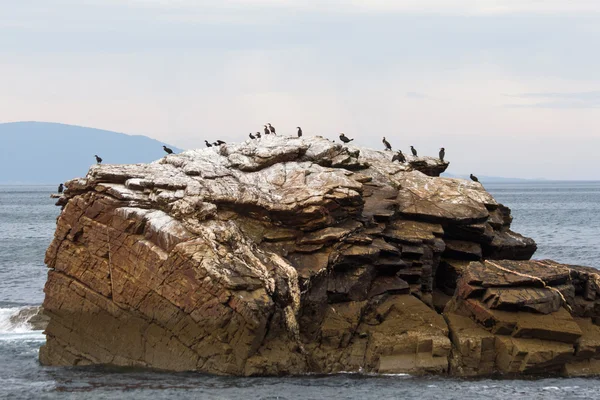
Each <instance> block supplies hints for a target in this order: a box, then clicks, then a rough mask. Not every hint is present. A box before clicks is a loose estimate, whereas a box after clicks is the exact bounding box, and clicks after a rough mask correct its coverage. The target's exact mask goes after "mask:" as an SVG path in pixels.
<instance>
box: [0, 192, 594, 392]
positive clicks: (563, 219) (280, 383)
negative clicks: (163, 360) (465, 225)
mask: <svg viewBox="0 0 600 400" xmlns="http://www.w3.org/2000/svg"><path fill="white" fill-rule="evenodd" d="M486 188H487V189H488V190H489V191H490V192H491V193H492V194H493V195H494V196H495V197H496V199H497V200H498V201H500V202H502V203H503V204H505V205H507V206H509V207H511V209H512V210H513V217H514V222H513V229H514V230H515V231H517V232H520V233H522V234H524V235H527V236H531V237H533V238H534V239H535V240H536V241H537V243H538V252H537V253H536V255H535V258H550V259H554V260H557V261H561V262H565V263H572V264H580V265H588V266H592V267H596V268H598V269H600V246H599V244H600V182H528V183H518V184H499V183H497V184H487V185H486ZM54 190H55V187H54V186H49V187H44V186H0V398H7V399H76V398H86V399H90V400H93V399H137V398H141V397H147V396H151V397H152V398H153V399H156V400H158V399H179V398H201V399H239V398H244V399H247V400H250V399H322V398H336V399H337V398H344V399H361V400H366V399H388V398H397V399H410V398H417V399H462V400H466V399H481V398H487V399H506V398H508V397H521V398H528V399H529V398H534V399H538V398H539V399H565V398H568V399H589V398H600V379H597V378H587V379H562V378H559V379H557V378H547V379H544V378H541V379H535V380H502V379H477V380H465V379H451V378H445V377H426V378H422V377H421V378H418V377H411V376H407V375H395V376H364V375H357V374H340V375H333V376H319V375H310V376H301V377H285V378H233V377H215V376H207V375H202V374H197V373H164V372H156V371H146V370H132V369H116V368H109V369H107V368H98V367H91V368H90V367H84V368H82V367H78V368H58V367H42V366H40V365H39V363H38V359H37V357H38V350H39V347H40V346H41V345H42V344H43V343H44V340H45V338H44V335H43V334H42V332H41V331H32V330H31V329H30V327H29V326H27V324H26V323H24V322H22V321H21V322H19V321H11V320H10V317H11V316H12V315H15V314H16V313H17V312H18V310H19V309H21V308H23V307H25V306H30V305H39V304H41V302H42V301H43V291H42V290H43V286H44V281H45V277H46V267H45V266H44V252H45V250H46V247H47V246H48V244H49V243H50V241H51V239H52V235H53V233H54V227H55V220H56V217H57V216H58V212H59V209H58V207H55V206H54V202H55V200H54V199H51V198H49V194H50V193H52V192H53V191H54Z"/></svg>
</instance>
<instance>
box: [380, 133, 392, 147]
mask: <svg viewBox="0 0 600 400" xmlns="http://www.w3.org/2000/svg"><path fill="white" fill-rule="evenodd" d="M382 142H383V145H384V146H385V149H386V150H392V145H391V144H390V142H388V141H387V140H385V136H384V137H383V140H382Z"/></svg>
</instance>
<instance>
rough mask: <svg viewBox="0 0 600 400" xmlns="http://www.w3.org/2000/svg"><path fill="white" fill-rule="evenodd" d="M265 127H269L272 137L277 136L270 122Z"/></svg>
mask: <svg viewBox="0 0 600 400" xmlns="http://www.w3.org/2000/svg"><path fill="white" fill-rule="evenodd" d="M267 125H269V130H270V131H271V133H272V134H273V135H277V134H276V133H275V127H274V126H273V125H271V123H270V122H269V123H268V124H267Z"/></svg>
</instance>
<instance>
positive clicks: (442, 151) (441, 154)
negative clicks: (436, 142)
mask: <svg viewBox="0 0 600 400" xmlns="http://www.w3.org/2000/svg"><path fill="white" fill-rule="evenodd" d="M445 156H446V149H444V148H443V147H442V148H441V149H440V161H441V162H444V157H445Z"/></svg>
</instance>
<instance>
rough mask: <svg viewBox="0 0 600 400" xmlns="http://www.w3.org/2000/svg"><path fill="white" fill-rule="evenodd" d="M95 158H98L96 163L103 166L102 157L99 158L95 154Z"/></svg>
mask: <svg viewBox="0 0 600 400" xmlns="http://www.w3.org/2000/svg"><path fill="white" fill-rule="evenodd" d="M94 157H96V162H97V163H98V164H102V159H101V158H100V157H98V156H97V155H95V154H94Z"/></svg>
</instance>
